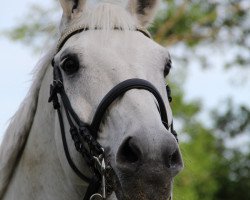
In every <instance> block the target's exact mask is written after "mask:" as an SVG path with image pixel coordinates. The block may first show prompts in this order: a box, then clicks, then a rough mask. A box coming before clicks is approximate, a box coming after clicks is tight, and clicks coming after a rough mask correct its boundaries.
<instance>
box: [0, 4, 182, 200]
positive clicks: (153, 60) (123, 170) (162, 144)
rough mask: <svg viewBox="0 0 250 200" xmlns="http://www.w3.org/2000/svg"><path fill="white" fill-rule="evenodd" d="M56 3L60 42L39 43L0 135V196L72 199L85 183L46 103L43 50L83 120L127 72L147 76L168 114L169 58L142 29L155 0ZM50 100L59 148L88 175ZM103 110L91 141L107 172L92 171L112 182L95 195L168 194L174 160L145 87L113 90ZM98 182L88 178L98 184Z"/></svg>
mask: <svg viewBox="0 0 250 200" xmlns="http://www.w3.org/2000/svg"><path fill="white" fill-rule="evenodd" d="M125 2H127V3H126V4H125ZM60 3H61V6H62V9H63V16H62V20H61V24H60V34H61V36H62V38H63V39H61V40H60V45H59V46H60V47H59V49H58V48H53V49H52V50H51V51H49V53H48V54H47V56H45V57H44V58H43V59H42V61H41V62H40V63H39V64H38V66H37V73H36V75H35V78H34V82H33V84H32V87H31V89H30V91H29V94H28V95H27V97H26V98H25V100H24V101H23V103H22V104H21V106H20V108H19V110H18V111H17V113H16V114H15V116H14V117H13V119H12V121H11V123H10V125H9V127H8V129H7V131H6V133H5V136H4V139H3V141H2V145H1V149H0V199H1V200H17V199H19V200H28V199H35V200H52V199H53V200H69V199H70V200H79V199H82V198H83V197H84V196H85V194H86V190H87V188H88V186H89V183H88V182H85V181H83V180H82V179H81V178H80V177H79V176H78V175H77V174H76V173H75V171H74V170H73V169H72V168H71V167H70V165H69V161H68V160H67V158H66V156H65V149H64V147H63V144H62V135H61V129H60V125H59V119H58V116H57V112H56V111H55V110H54V109H53V105H52V104H49V103H48V98H49V96H50V95H49V87H50V84H51V83H52V81H53V67H52V66H51V61H52V59H53V58H54V59H53V64H54V66H57V67H58V68H59V70H60V71H61V73H62V78H63V86H64V89H65V92H66V95H67V96H68V99H69V101H70V104H71V106H72V109H73V110H74V111H75V113H76V115H77V116H78V117H79V118H80V120H81V121H82V122H85V123H88V124H90V123H91V122H92V119H93V116H94V114H95V112H96V109H97V107H98V105H99V103H100V101H101V100H102V98H103V97H104V96H105V95H106V94H107V93H108V91H109V90H110V89H111V88H113V87H114V86H115V85H117V84H119V83H120V82H122V81H124V80H127V79H131V78H139V79H143V80H146V81H147V82H150V83H152V85H154V87H155V88H156V89H157V90H158V91H159V94H160V96H161V97H162V99H163V101H164V104H165V106H166V111H167V118H168V119H167V121H168V122H172V113H171V109H170V106H169V102H168V96H167V92H166V89H165V77H164V72H165V75H166V74H167V71H168V70H169V68H170V57H169V53H168V52H167V50H166V49H165V48H164V47H162V46H160V45H158V44H157V43H155V42H154V41H153V40H152V39H150V38H149V37H147V36H148V33H147V32H146V31H145V30H144V29H145V28H146V27H147V26H148V25H149V23H151V21H152V20H153V17H154V14H155V12H156V9H157V5H158V4H159V1H157V0H128V1H124V2H116V3H114V2H110V1H105V2H102V3H97V4H96V5H94V6H93V5H92V6H91V7H90V6H89V5H88V4H87V2H86V0H60ZM79 29H81V31H76V30H79ZM54 79H55V77H54ZM59 96H60V95H59ZM59 101H60V103H61V107H60V109H59V110H61V111H62V117H63V120H64V129H65V132H66V141H67V143H68V148H69V153H70V155H71V157H72V160H73V162H74V163H75V165H76V168H77V169H78V170H79V171H81V172H82V174H84V176H86V177H88V178H90V179H91V177H92V176H93V170H91V169H90V168H89V166H88V165H87V164H86V161H85V160H84V159H83V157H82V156H81V155H80V153H78V152H77V151H76V150H75V145H74V142H73V141H72V139H71V136H70V134H69V129H70V125H69V122H68V118H67V116H66V112H65V107H64V106H62V102H61V101H62V99H60V98H59ZM103 118H104V119H103V120H102V123H101V127H100V129H98V137H97V141H98V142H99V143H100V145H101V146H102V147H103V148H104V152H105V155H104V157H105V161H106V164H107V165H109V166H110V167H111V168H112V170H111V171H112V172H111V175H110V176H111V178H110V177H104V176H102V178H103V177H104V178H106V179H109V178H110V179H111V180H112V183H113V186H112V187H111V191H110V193H108V194H107V198H105V196H103V198H105V199H109V200H111V199H113V200H114V199H119V200H129V199H131V200H139V199H140V200H141V199H145V200H163V199H164V200H166V199H171V196H172V183H173V178H174V176H175V175H176V174H177V173H178V172H179V171H180V170H181V169H182V167H183V163H182V158H181V155H180V152H179V148H178V144H177V141H176V139H175V137H174V136H173V134H172V133H171V131H170V128H169V129H168V127H167V128H166V126H164V123H162V119H161V115H160V114H159V102H157V100H156V98H155V97H154V96H153V94H152V93H151V92H149V91H147V90H145V89H131V90H129V91H127V92H126V93H124V94H123V95H121V96H119V98H117V99H116V100H114V102H113V103H112V104H111V105H110V106H109V108H108V110H107V112H106V113H105V115H104V117H103ZM73 124H75V125H76V123H75V122H73ZM100 159H101V158H100ZM103 161H104V160H103V159H102V160H100V162H103ZM103 163H104V162H103ZM92 167H93V168H94V169H95V168H97V167H98V166H97V167H96V166H95V167H94V166H92ZM105 176H106V175H105ZM103 180H104V179H103ZM106 181H108V180H106ZM104 184H105V181H104V183H103V184H101V186H100V188H97V189H98V190H99V192H100V193H103V191H102V190H104V189H102V188H103V187H104ZM106 184H108V183H106ZM97 196H98V195H97ZM97 196H93V198H92V199H94V197H96V199H98V198H97ZM99 196H100V195H99Z"/></svg>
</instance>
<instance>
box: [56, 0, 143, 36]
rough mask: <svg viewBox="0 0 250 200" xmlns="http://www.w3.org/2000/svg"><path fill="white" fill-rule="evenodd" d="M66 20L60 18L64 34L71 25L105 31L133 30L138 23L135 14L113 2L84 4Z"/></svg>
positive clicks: (61, 29)
mask: <svg viewBox="0 0 250 200" xmlns="http://www.w3.org/2000/svg"><path fill="white" fill-rule="evenodd" d="M77 15H78V16H75V17H74V19H73V20H72V21H70V22H68V21H67V20H66V19H64V18H63V19H62V21H61V26H60V31H61V34H62V35H63V34H65V33H66V32H67V31H69V30H70V29H72V27H73V28H74V27H77V26H81V27H83V26H84V27H87V28H88V29H90V30H94V29H102V30H105V31H109V30H113V29H114V28H119V29H122V30H124V31H126V30H135V29H136V28H137V27H138V26H139V24H138V22H137V19H136V17H135V16H132V15H131V14H130V13H129V12H128V11H127V10H126V9H125V8H124V6H121V5H119V4H114V3H108V2H104V3H98V4H97V5H95V6H86V7H85V8H84V10H83V11H82V12H81V13H78V14H77Z"/></svg>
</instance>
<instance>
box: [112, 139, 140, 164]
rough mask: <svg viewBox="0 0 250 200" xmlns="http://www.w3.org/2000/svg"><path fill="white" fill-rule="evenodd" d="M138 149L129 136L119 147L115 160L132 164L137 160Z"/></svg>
mask: <svg viewBox="0 0 250 200" xmlns="http://www.w3.org/2000/svg"><path fill="white" fill-rule="evenodd" d="M140 155H141V153H140V150H139V148H138V147H137V146H136V144H135V143H134V141H133V139H132V137H129V138H128V139H127V140H126V141H125V142H124V143H123V144H122V145H121V147H120V149H119V151H118V154H117V161H118V162H119V163H120V164H133V163H136V162H138V161H139V158H140Z"/></svg>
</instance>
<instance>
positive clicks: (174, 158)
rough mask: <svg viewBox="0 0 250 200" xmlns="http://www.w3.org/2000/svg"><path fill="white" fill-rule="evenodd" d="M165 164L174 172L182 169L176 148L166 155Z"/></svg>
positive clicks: (179, 155)
mask: <svg viewBox="0 0 250 200" xmlns="http://www.w3.org/2000/svg"><path fill="white" fill-rule="evenodd" d="M166 166H167V167H168V168H171V169H172V170H173V172H174V174H175V173H178V172H179V171H180V170H181V169H182V167H183V163H182V158H181V154H180V152H179V150H178V149H177V150H176V151H175V152H174V153H173V154H171V155H169V156H168V157H167V159H166Z"/></svg>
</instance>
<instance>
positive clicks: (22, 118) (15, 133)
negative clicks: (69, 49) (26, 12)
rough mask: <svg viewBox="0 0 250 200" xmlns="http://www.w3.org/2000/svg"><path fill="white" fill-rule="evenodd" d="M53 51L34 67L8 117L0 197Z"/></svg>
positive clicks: (1, 150) (24, 138)
mask: <svg viewBox="0 0 250 200" xmlns="http://www.w3.org/2000/svg"><path fill="white" fill-rule="evenodd" d="M54 52H55V48H52V49H51V51H49V53H48V54H46V55H45V56H44V57H43V58H42V59H41V60H40V61H39V62H38V64H37V65H36V67H35V68H34V71H33V73H34V75H33V76H34V78H33V83H32V86H31V88H30V90H29V92H28V94H27V96H26V97H25V99H24V100H23V102H22V103H21V105H20V106H19V109H18V110H17V112H16V113H15V114H14V116H13V117H12V118H11V119H10V123H9V126H8V128H7V130H6V132H5V134H4V138H3V140H2V143H1V146H0V199H1V197H2V196H3V194H4V192H5V189H6V187H7V185H8V183H9V181H10V179H11V176H12V174H13V172H14V170H15V166H16V165H17V163H18V161H19V158H20V156H21V154H22V151H23V149H24V146H25V143H26V141H27V138H28V136H29V132H30V129H31V127H32V123H33V119H34V116H35V113H36V109H37V101H38V96H39V90H40V87H41V83H42V80H43V78H44V75H45V72H46V70H47V68H48V66H50V62H51V59H52V56H53V55H54Z"/></svg>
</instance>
